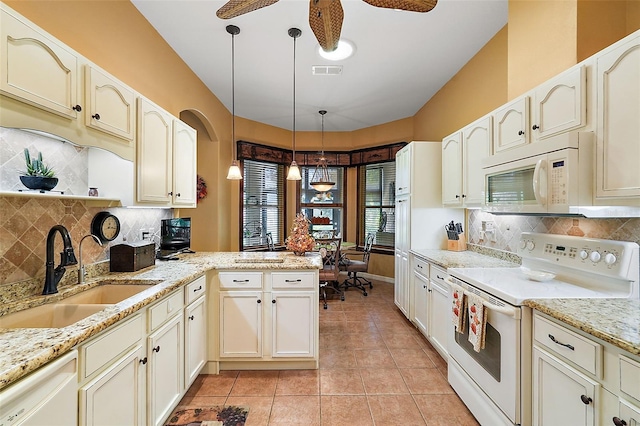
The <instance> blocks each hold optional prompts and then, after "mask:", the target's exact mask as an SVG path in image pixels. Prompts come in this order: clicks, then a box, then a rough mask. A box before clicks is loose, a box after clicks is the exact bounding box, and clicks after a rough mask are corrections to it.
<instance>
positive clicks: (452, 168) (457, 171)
mask: <svg viewBox="0 0 640 426" xmlns="http://www.w3.org/2000/svg"><path fill="white" fill-rule="evenodd" d="M442 204H444V205H445V206H449V207H458V206H462V132H456V133H454V134H452V135H449V136H447V137H446V138H444V139H443V140H442Z"/></svg>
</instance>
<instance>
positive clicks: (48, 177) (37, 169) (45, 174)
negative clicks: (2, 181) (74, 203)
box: [20, 148, 58, 191]
mask: <svg viewBox="0 0 640 426" xmlns="http://www.w3.org/2000/svg"><path fill="white" fill-rule="evenodd" d="M24 160H25V163H26V166H27V169H26V170H25V172H24V174H23V175H22V176H20V181H21V182H22V184H23V185H24V186H26V187H27V188H29V189H38V190H45V191H50V190H52V189H53V188H55V186H56V185H57V184H58V178H57V177H55V172H54V171H53V169H52V168H51V167H49V166H47V165H46V164H44V162H43V161H42V153H41V152H39V153H38V158H31V154H30V153H29V150H28V149H27V148H25V149H24Z"/></svg>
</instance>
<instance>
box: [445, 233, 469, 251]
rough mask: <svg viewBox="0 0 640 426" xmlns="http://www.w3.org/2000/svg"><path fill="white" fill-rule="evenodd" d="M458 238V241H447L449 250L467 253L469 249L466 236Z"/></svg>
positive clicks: (461, 235) (462, 235)
mask: <svg viewBox="0 0 640 426" xmlns="http://www.w3.org/2000/svg"><path fill="white" fill-rule="evenodd" d="M458 237H459V239H458V240H447V250H449V251H465V250H466V249H467V240H466V238H465V237H464V234H460V235H458Z"/></svg>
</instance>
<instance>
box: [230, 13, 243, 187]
mask: <svg viewBox="0 0 640 426" xmlns="http://www.w3.org/2000/svg"><path fill="white" fill-rule="evenodd" d="M227 32H228V33H229V34H231V143H232V144H233V161H231V166H229V173H227V179H230V180H241V179H242V173H240V166H239V165H238V160H237V159H236V157H237V155H236V81H235V74H236V69H235V66H236V64H235V63H236V49H235V37H236V36H237V35H238V34H240V28H238V27H236V26H235V25H227Z"/></svg>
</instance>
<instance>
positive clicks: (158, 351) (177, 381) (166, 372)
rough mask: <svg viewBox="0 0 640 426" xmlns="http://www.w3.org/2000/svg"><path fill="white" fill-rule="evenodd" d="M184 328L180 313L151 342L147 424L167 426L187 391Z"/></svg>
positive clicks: (152, 336)
mask: <svg viewBox="0 0 640 426" xmlns="http://www.w3.org/2000/svg"><path fill="white" fill-rule="evenodd" d="M183 327H184V326H183V322H182V313H180V314H179V315H176V316H175V318H174V319H172V320H170V321H169V322H168V323H167V324H165V325H164V326H163V327H162V328H160V329H159V330H158V331H156V332H155V333H153V334H152V335H150V336H149V339H148V346H147V357H148V362H147V365H148V374H147V399H148V404H149V412H148V415H147V420H148V421H147V423H149V424H151V425H155V426H159V425H162V424H163V421H164V419H165V418H166V417H167V416H168V415H169V414H170V411H171V409H172V408H173V407H174V406H175V405H176V404H177V403H178V401H179V399H180V395H182V391H183V389H184V388H183V382H184V379H183V377H184V362H183V358H182V354H183V351H184V341H183V334H182V333H183V329H184V328H183Z"/></svg>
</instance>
